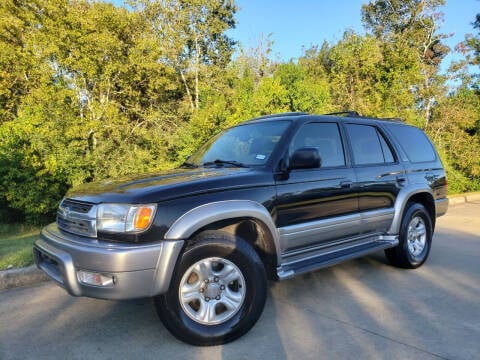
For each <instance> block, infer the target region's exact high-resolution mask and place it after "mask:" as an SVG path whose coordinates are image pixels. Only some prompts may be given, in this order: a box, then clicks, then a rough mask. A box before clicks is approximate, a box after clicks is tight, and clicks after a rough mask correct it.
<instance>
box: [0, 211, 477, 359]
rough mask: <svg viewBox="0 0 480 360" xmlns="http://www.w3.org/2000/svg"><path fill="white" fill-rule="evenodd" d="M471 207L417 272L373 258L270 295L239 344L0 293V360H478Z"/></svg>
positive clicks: (123, 312) (138, 306)
mask: <svg viewBox="0 0 480 360" xmlns="http://www.w3.org/2000/svg"><path fill="white" fill-rule="evenodd" d="M479 223H480V201H476V202H474V203H467V204H463V205H458V206H455V207H451V208H450V209H449V212H448V213H447V215H446V216H444V217H442V218H440V219H438V225H437V231H436V234H435V237H434V245H433V248H432V252H431V254H430V258H429V260H428V261H427V263H426V264H425V265H424V266H422V267H421V268H420V269H417V270H401V269H396V268H393V267H391V266H389V265H387V264H386V262H385V259H384V257H383V254H382V253H379V254H375V255H373V256H369V257H366V258H362V259H359V260H354V261H350V262H348V263H345V264H341V265H337V266H335V267H332V268H329V269H324V270H320V271H317V272H314V273H311V274H307V275H304V276H300V277H297V278H294V279H291V280H288V281H284V282H279V283H272V284H271V286H270V293H269V298H268V301H267V305H266V308H265V311H264V313H263V315H262V317H261V318H260V320H259V322H258V323H257V324H256V325H255V327H254V328H253V329H252V330H251V331H250V332H249V333H248V334H247V335H245V336H244V337H242V338H241V339H239V340H237V341H235V342H233V343H231V344H227V345H224V346H217V347H210V348H197V347H192V346H189V345H186V344H183V343H181V342H179V341H178V340H176V339H175V338H173V337H172V336H171V335H170V334H169V333H168V332H167V330H166V329H165V328H164V327H163V325H162V324H161V323H160V322H159V321H158V320H157V316H156V313H155V311H154V308H153V304H152V302H151V300H135V301H125V302H118V301H105V300H95V299H88V298H73V297H70V296H69V295H67V294H66V293H65V292H64V291H63V290H62V289H60V288H59V287H57V286H56V285H54V284H53V283H51V282H47V283H42V284H39V285H36V286H33V287H24V288H17V289H13V290H6V291H2V292H0V359H2V360H7V359H8V360H10V359H211V360H215V359H229V360H230V359H260V358H261V359H263V360H267V359H275V360H281V359H295V360H296V359H355V360H358V359H480V224H479Z"/></svg>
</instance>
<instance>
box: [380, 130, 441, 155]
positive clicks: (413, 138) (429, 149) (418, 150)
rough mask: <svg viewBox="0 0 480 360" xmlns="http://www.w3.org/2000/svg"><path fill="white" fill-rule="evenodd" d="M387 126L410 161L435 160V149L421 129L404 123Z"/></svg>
mask: <svg viewBox="0 0 480 360" xmlns="http://www.w3.org/2000/svg"><path fill="white" fill-rule="evenodd" d="M388 128H389V130H390V131H391V132H392V134H393V136H394V137H395V139H396V140H397V141H398V143H399V144H400V146H401V147H402V149H403V150H404V151H405V153H406V154H407V157H408V159H409V160H410V161H411V162H426V161H435V159H436V155H435V150H434V149H433V146H432V144H431V142H430V140H428V138H427V135H425V133H424V132H423V131H422V130H420V129H418V128H416V127H413V126H405V125H388Z"/></svg>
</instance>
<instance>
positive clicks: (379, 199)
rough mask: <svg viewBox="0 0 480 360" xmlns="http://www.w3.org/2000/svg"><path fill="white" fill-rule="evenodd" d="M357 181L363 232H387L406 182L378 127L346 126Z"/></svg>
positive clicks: (401, 167) (390, 146) (388, 144)
mask: <svg viewBox="0 0 480 360" xmlns="http://www.w3.org/2000/svg"><path fill="white" fill-rule="evenodd" d="M344 127H345V130H346V133H347V136H348V141H349V144H350V149H351V152H352V162H353V167H354V169H355V175H356V178H357V191H358V207H359V210H360V214H361V216H362V229H361V230H362V233H383V232H385V231H387V230H388V228H389V227H390V224H391V222H392V220H393V216H394V205H395V199H396V197H397V195H398V193H399V191H400V189H401V188H402V186H404V185H405V183H406V177H405V171H404V168H403V166H402V165H401V164H400V162H399V159H398V157H397V155H396V154H395V152H394V150H393V146H392V144H391V143H390V142H389V141H388V138H387V137H386V136H385V134H384V133H383V132H382V130H381V129H380V128H379V127H377V126H376V125H375V124H354V123H346V124H344Z"/></svg>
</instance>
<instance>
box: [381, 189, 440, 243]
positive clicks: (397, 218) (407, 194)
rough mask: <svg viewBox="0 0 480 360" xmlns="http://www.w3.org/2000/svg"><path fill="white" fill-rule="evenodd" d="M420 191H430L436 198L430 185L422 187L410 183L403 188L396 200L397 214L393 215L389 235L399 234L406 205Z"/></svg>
mask: <svg viewBox="0 0 480 360" xmlns="http://www.w3.org/2000/svg"><path fill="white" fill-rule="evenodd" d="M419 193H428V194H430V195H431V196H432V200H433V199H434V197H433V193H432V189H430V188H428V187H427V188H425V187H422V186H421V184H417V185H416V184H412V185H408V186H406V187H404V188H402V190H401V191H400V192H399V193H398V195H397V199H396V201H395V215H394V217H393V221H392V225H391V226H390V229H388V232H387V233H388V234H389V235H397V234H398V233H399V231H400V225H401V223H402V216H403V212H404V210H405V206H406V205H407V202H408V199H410V198H411V197H412V196H413V195H415V194H419Z"/></svg>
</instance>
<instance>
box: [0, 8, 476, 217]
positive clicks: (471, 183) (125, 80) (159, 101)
mask: <svg viewBox="0 0 480 360" xmlns="http://www.w3.org/2000/svg"><path fill="white" fill-rule="evenodd" d="M127 3H128V4H129V7H116V6H114V5H113V4H110V3H107V2H100V1H87V0H79V1H68V0H59V1H55V2H53V1H49V0H28V1H27V0H4V1H2V2H1V3H0V48H1V49H2V51H1V52H0V222H18V221H24V220H27V221H28V222H33V223H35V222H36V223H40V222H44V221H46V220H48V219H51V218H52V217H53V214H54V212H55V209H56V207H57V204H58V202H59V201H60V199H61V197H62V196H63V194H64V193H65V192H66V190H67V189H69V188H70V187H72V186H76V185H79V184H82V183H86V182H91V181H96V180H100V179H105V178H109V177H118V176H122V175H127V174H134V173H140V172H146V171H149V172H151V171H155V170H160V169H166V168H171V167H174V166H177V165H179V164H181V163H182V162H183V161H185V159H186V158H187V157H188V156H189V155H190V154H191V153H192V152H193V151H195V150H196V149H197V148H198V147H199V146H200V145H201V144H202V143H203V142H204V141H205V140H207V139H208V138H209V137H211V136H213V135H215V134H217V133H218V132H219V131H221V130H222V129H224V128H226V127H228V126H231V125H234V124H237V123H239V122H242V121H244V120H246V119H250V118H252V117H255V116H259V115H265V114H271V113H278V112H284V111H305V112H309V113H325V112H332V111H339V110H356V111H358V112H360V113H361V114H364V115H371V116H380V117H401V118H403V119H406V120H407V122H409V123H412V124H415V125H418V126H421V127H424V128H425V129H426V130H427V131H428V132H429V134H430V136H431V137H432V138H433V139H434V141H435V143H436V145H437V147H438V148H439V151H440V153H441V156H442V158H443V160H444V162H445V166H446V169H447V172H448V174H449V178H450V190H451V191H454V192H461V191H466V190H474V189H478V188H479V187H480V164H479V155H478V153H477V152H478V149H479V146H480V143H479V133H480V129H479V119H480V109H479V102H480V101H479V93H478V89H477V92H476V91H475V89H472V84H473V86H475V84H474V83H473V82H472V81H471V77H468V76H467V75H465V72H464V70H462V69H464V68H462V66H463V65H461V64H462V63H458V64H457V65H455V66H452V70H451V71H452V73H451V74H453V72H455V74H457V75H456V76H460V77H462V79H461V82H462V85H461V86H460V87H459V89H458V90H457V91H456V92H453V93H451V94H447V92H446V89H445V86H444V78H443V77H442V76H440V75H439V63H440V61H441V60H442V59H443V58H444V56H445V54H446V53H447V52H448V49H447V48H446V47H445V46H444V45H443V44H442V40H443V39H444V38H445V35H442V34H440V33H438V24H439V23H441V14H440V13H439V12H438V6H439V5H440V4H442V3H443V1H441V0H428V1H417V0H408V1H399V0H391V1H383V0H376V1H372V2H370V3H369V4H367V5H364V6H363V7H362V16H363V20H364V24H365V26H366V28H367V30H368V34H367V35H365V36H363V35H359V34H356V33H354V32H352V31H347V32H345V34H344V36H343V38H342V39H341V40H340V41H338V42H337V43H334V44H329V43H327V42H324V43H323V44H322V45H321V46H313V47H312V48H310V49H307V50H306V51H305V53H304V55H303V56H302V57H301V58H300V59H299V60H298V62H292V61H291V62H286V63H282V62H280V63H279V62H275V61H273V60H272V59H271V56H272V49H271V47H272V44H273V41H272V40H271V38H270V35H268V36H266V37H264V38H262V39H261V41H260V43H259V45H258V46H257V47H256V48H254V49H251V50H247V51H246V50H245V49H241V50H240V52H239V55H238V56H237V57H236V58H235V59H234V60H232V59H231V56H232V54H233V52H234V50H235V42H234V41H233V40H232V39H231V38H229V37H228V36H227V31H228V30H229V29H231V28H233V27H234V26H235V11H236V6H235V3H234V2H233V1H232V0H186V1H183V0H182V1H180V0H166V1H163V0H131V1H127ZM478 27H479V25H478V15H477V21H476V22H475V23H474V28H475V29H478ZM463 45H464V50H465V51H464V54H465V56H466V58H465V60H464V61H463V64H467V63H469V64H471V65H475V64H476V65H478V61H477V62H475V61H476V59H478V46H477V45H478V34H477V35H476V36H473V35H472V36H469V37H468V38H467V39H466V41H465V43H464V44H463ZM472 54H473V55H472ZM462 71H463V72H462Z"/></svg>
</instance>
